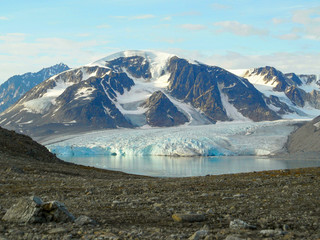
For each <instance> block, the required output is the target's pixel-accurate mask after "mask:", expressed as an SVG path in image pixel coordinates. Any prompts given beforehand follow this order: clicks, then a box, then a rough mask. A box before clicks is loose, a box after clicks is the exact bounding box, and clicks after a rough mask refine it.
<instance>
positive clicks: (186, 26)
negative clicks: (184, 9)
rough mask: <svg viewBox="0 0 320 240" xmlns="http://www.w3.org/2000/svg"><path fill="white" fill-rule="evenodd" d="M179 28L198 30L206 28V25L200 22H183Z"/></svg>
mask: <svg viewBox="0 0 320 240" xmlns="http://www.w3.org/2000/svg"><path fill="white" fill-rule="evenodd" d="M181 28H183V29H186V30H191V31H199V30H203V29H206V26H204V25H201V24H183V25H181Z"/></svg>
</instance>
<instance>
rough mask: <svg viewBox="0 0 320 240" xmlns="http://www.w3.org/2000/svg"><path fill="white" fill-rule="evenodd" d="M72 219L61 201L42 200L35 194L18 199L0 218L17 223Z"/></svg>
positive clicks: (66, 220)
mask: <svg viewBox="0 0 320 240" xmlns="http://www.w3.org/2000/svg"><path fill="white" fill-rule="evenodd" d="M74 219H75V217H74V216H73V215H72V214H71V213H70V212H69V211H68V210H67V208H66V207H65V205H64V204H63V203H60V202H58V201H50V202H43V201H42V199H41V198H39V197H36V196H32V197H30V198H22V199H20V200H19V201H18V202H17V203H16V204H14V205H13V206H12V207H11V208H10V209H9V210H8V211H7V212H6V214H5V215H4V216H3V218H2V220H4V221H8V222H17V223H46V222H69V221H74Z"/></svg>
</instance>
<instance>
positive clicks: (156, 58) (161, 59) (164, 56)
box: [88, 50, 175, 79]
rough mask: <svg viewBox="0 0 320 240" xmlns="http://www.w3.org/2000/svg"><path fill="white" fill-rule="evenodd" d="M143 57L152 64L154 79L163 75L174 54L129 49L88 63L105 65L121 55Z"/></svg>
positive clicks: (151, 70) (151, 69)
mask: <svg viewBox="0 0 320 240" xmlns="http://www.w3.org/2000/svg"><path fill="white" fill-rule="evenodd" d="M135 56H138V57H143V58H144V59H146V61H148V62H149V64H150V72H151V76H152V78H153V79H157V78H159V77H160V76H161V75H162V72H163V71H164V70H165V69H166V67H167V65H168V63H169V60H170V59H171V58H172V57H174V56H175V55H174V54H170V53H164V52H157V51H151V50H148V51H141V50H129V51H122V52H118V53H114V54H111V55H109V56H107V57H105V58H102V59H100V60H98V61H95V62H93V63H90V64H88V66H100V67H105V63H106V62H108V61H112V60H115V59H117V58H121V57H135Z"/></svg>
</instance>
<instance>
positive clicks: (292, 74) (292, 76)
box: [284, 73, 302, 86]
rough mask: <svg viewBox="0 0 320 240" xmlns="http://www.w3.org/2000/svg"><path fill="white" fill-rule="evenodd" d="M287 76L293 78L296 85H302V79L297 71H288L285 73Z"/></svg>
mask: <svg viewBox="0 0 320 240" xmlns="http://www.w3.org/2000/svg"><path fill="white" fill-rule="evenodd" d="M284 75H285V77H286V78H289V79H290V80H292V81H293V82H294V83H295V84H296V85H298V86H301V85H302V81H301V79H300V78H299V77H298V76H297V75H296V74H295V73H286V74H284Z"/></svg>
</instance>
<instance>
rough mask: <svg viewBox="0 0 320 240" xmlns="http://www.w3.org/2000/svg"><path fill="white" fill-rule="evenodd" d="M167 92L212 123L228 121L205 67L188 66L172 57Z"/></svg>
mask: <svg viewBox="0 0 320 240" xmlns="http://www.w3.org/2000/svg"><path fill="white" fill-rule="evenodd" d="M169 72H170V73H171V76H170V79H169V82H170V84H169V86H168V90H169V91H170V93H171V95H172V96H174V97H176V98H178V99H181V100H183V101H185V102H188V103H191V104H192V105H193V106H194V107H196V108H199V109H200V110H201V111H202V112H203V113H204V114H205V115H206V116H207V117H208V118H209V119H210V120H211V121H212V122H216V121H217V120H222V121H226V120H229V118H228V117H227V114H226V112H225V110H224V108H223V105H222V102H221V97H220V93H219V88H218V84H217V81H216V80H215V78H214V77H212V74H210V73H209V72H208V71H207V66H205V65H194V64H189V63H188V62H187V61H186V60H184V59H179V58H177V57H174V58H172V59H171V61H170V66H169Z"/></svg>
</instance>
